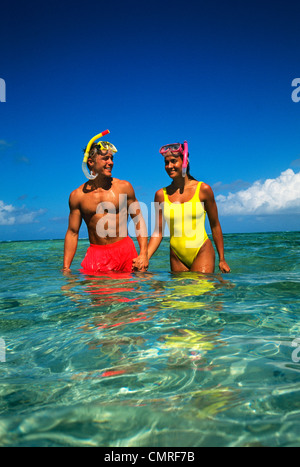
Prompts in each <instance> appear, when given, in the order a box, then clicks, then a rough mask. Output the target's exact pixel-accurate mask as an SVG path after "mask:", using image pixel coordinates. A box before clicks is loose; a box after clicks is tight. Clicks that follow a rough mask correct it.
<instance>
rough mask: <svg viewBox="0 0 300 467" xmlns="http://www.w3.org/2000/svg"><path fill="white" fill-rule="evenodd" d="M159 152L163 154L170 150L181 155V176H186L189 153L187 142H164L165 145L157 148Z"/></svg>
mask: <svg viewBox="0 0 300 467" xmlns="http://www.w3.org/2000/svg"><path fill="white" fill-rule="evenodd" d="M159 152H160V153H161V154H162V155H163V156H164V155H165V154H166V153H167V152H171V153H172V154H174V155H177V156H178V153H180V154H182V155H183V162H182V176H183V177H185V176H186V170H187V166H188V153H189V148H188V143H187V141H185V142H184V143H183V146H182V144H180V143H174V144H166V145H165V146H162V147H161V148H160V150H159Z"/></svg>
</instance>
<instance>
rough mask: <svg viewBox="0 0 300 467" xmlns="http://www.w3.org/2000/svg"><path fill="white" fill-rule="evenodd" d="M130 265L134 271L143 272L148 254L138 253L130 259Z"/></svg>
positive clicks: (147, 262) (145, 269)
mask: <svg viewBox="0 0 300 467" xmlns="http://www.w3.org/2000/svg"><path fill="white" fill-rule="evenodd" d="M132 266H133V269H134V271H139V272H145V271H147V269H148V266H149V260H148V255H147V254H143V255H139V256H138V257H137V258H134V260H133V261H132Z"/></svg>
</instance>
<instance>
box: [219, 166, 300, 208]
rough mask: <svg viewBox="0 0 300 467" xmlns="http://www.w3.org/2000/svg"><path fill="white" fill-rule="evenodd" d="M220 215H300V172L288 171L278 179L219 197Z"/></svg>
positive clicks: (257, 182)
mask: <svg viewBox="0 0 300 467" xmlns="http://www.w3.org/2000/svg"><path fill="white" fill-rule="evenodd" d="M216 201H217V204H218V209H219V212H220V214H222V215H224V216H235V215H252V214H253V215H270V214H283V213H284V214H300V172H299V173H295V172H294V171H293V170H292V169H288V170H285V171H284V172H282V173H281V175H280V176H279V177H277V178H274V179H268V180H265V181H260V180H258V181H256V182H255V183H254V184H253V185H252V186H250V187H249V188H247V189H246V190H240V191H238V192H237V193H229V194H228V195H227V196H224V195H219V196H217V197H216Z"/></svg>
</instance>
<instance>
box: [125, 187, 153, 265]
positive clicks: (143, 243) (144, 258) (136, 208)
mask: <svg viewBox="0 0 300 467" xmlns="http://www.w3.org/2000/svg"><path fill="white" fill-rule="evenodd" d="M128 185H129V187H128V192H127V209H128V213H129V214H130V217H131V219H132V220H133V222H134V229H135V234H136V238H137V241H138V244H139V247H140V254H139V256H138V257H137V258H135V259H134V260H133V266H134V268H135V269H138V270H139V271H146V270H147V268H148V265H149V260H148V248H147V245H148V232H147V226H146V223H145V220H144V218H143V214H142V210H141V207H140V203H139V202H138V200H137V199H136V196H135V192H134V189H133V187H132V186H131V185H130V184H128Z"/></svg>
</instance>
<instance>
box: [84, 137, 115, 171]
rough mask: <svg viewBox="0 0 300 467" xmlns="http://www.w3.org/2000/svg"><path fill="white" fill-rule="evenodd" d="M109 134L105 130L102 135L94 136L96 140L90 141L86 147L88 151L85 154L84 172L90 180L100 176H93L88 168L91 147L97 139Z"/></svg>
mask: <svg viewBox="0 0 300 467" xmlns="http://www.w3.org/2000/svg"><path fill="white" fill-rule="evenodd" d="M108 133H109V130H105V131H103V132H102V133H99V135H96V136H94V138H92V139H91V140H90V141H89V144H88V145H87V147H86V150H85V153H84V158H83V161H82V170H83V173H84V175H85V176H86V178H88V179H89V180H95V178H96V177H97V176H98V174H97V175H93V174H91V173H90V172H89V170H88V166H87V161H88V158H89V152H90V149H91V146H92V144H93V142H94V141H96V139H100V138H102V136H105V135H108Z"/></svg>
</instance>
